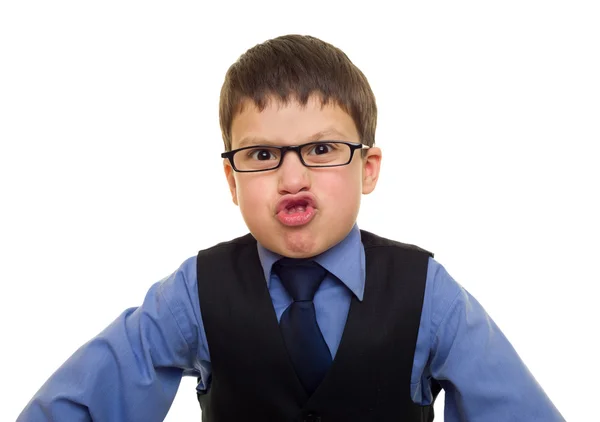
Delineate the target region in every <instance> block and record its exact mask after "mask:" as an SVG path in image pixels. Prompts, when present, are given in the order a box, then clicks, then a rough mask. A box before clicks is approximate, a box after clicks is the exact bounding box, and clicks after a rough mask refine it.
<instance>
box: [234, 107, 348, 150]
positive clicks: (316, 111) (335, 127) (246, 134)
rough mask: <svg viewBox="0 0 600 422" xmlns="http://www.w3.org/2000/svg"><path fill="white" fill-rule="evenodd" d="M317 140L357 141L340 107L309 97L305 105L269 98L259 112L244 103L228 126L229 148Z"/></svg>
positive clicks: (293, 143)
mask: <svg viewBox="0 0 600 422" xmlns="http://www.w3.org/2000/svg"><path fill="white" fill-rule="evenodd" d="M318 140H340V141H350V142H360V139H359V135H358V131H357V129H356V125H355V124H354V120H353V119H352V117H351V116H350V115H349V114H348V113H346V112H345V111H344V110H343V109H342V108H341V107H340V106H338V105H337V104H335V103H333V102H330V103H327V104H325V105H323V104H322V102H321V99H320V97H318V96H311V97H310V98H309V99H308V102H307V103H306V105H302V104H301V103H299V102H298V101H296V100H293V99H290V101H289V102H287V103H284V102H282V101H278V100H275V99H271V100H270V101H269V102H268V103H267V106H266V107H265V108H264V109H263V110H262V111H261V110H259V109H258V107H256V105H255V104H254V102H252V101H251V100H246V101H245V102H244V103H243V104H242V111H241V112H239V113H238V114H237V115H236V116H235V117H234V119H233V121H232V125H231V141H232V142H231V143H232V148H233V149H236V148H241V147H243V146H248V145H256V144H273V145H295V144H301V143H305V142H311V141H318Z"/></svg>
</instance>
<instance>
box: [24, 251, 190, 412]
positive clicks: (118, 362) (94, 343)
mask: <svg viewBox="0 0 600 422" xmlns="http://www.w3.org/2000/svg"><path fill="white" fill-rule="evenodd" d="M194 262H195V260H192V259H189V260H187V261H186V262H185V263H184V264H183V265H182V266H181V267H180V268H179V269H178V270H177V271H176V272H175V273H173V274H172V275H171V276H169V277H167V278H165V279H164V280H162V281H160V282H158V283H156V284H154V285H153V286H152V287H151V288H150V290H149V291H148V293H147V295H146V297H145V299H144V302H143V304H142V305H141V306H140V307H138V308H131V309H127V310H126V311H124V312H123V313H122V314H121V315H120V316H119V317H118V318H117V319H116V320H115V321H113V322H112V323H111V324H110V325H109V326H108V327H107V328H106V329H105V330H104V331H102V332H101V333H100V334H99V335H98V336H96V337H95V338H93V339H92V340H90V341H89V342H88V343H86V344H85V345H83V346H82V347H81V348H79V349H78V350H77V351H76V352H75V353H74V354H73V355H72V356H71V357H70V358H69V359H68V360H67V361H66V362H65V363H64V364H63V365H62V366H61V367H60V368H59V369H58V370H57V371H56V372H55V373H54V374H53V375H52V376H51V377H50V379H48V381H47V382H46V383H45V384H44V385H43V386H42V387H41V389H40V390H39V391H38V392H37V393H36V394H35V396H34V397H33V398H32V399H31V401H30V402H29V403H28V405H27V406H26V407H25V409H24V410H23V411H22V413H21V414H20V416H19V417H18V419H17V422H42V421H69V422H80V421H94V422H103V421H106V422H125V421H127V422H137V421H139V422H142V421H144V422H153V421H162V420H164V418H165V416H166V414H167V412H168V410H169V408H170V406H171V404H172V402H173V399H174V398H175V394H176V392H177V389H178V387H179V383H180V381H181V377H182V376H183V375H197V374H198V373H199V372H198V369H197V368H196V367H195V366H196V365H197V364H196V359H195V356H196V351H197V348H198V341H197V339H198V335H197V333H198V327H197V324H196V321H197V315H196V313H197V312H199V310H198V309H194V307H193V303H192V298H193V297H194V296H195V297H197V293H196V291H194V286H195V285H196V282H195V277H194V279H193V280H189V278H190V277H189V273H190V271H189V268H187V267H189V266H190V265H192V264H193V263H194ZM194 269H195V268H194ZM194 273H195V271H194Z"/></svg>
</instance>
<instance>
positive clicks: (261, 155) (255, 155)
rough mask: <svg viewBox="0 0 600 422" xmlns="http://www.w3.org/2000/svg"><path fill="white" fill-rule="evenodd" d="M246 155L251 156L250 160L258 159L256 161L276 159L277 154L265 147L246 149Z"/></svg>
mask: <svg viewBox="0 0 600 422" xmlns="http://www.w3.org/2000/svg"><path fill="white" fill-rule="evenodd" d="M248 157H249V158H251V159H252V160H258V161H267V160H275V159H277V156H276V155H275V153H274V152H273V151H272V150H270V149H266V148H257V149H250V150H248Z"/></svg>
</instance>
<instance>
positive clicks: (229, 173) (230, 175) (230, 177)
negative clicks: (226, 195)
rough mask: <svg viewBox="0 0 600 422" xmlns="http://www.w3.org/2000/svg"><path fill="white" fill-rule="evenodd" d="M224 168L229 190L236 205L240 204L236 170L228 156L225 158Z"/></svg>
mask: <svg viewBox="0 0 600 422" xmlns="http://www.w3.org/2000/svg"><path fill="white" fill-rule="evenodd" d="M223 170H225V178H226V179H227V184H228V185H229V191H230V192H231V200H232V201H233V203H234V204H235V205H237V204H238V200H237V185H236V183H235V177H234V173H235V172H234V171H233V167H231V163H230V162H229V160H228V159H227V158H225V159H223Z"/></svg>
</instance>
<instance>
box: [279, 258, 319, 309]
mask: <svg viewBox="0 0 600 422" xmlns="http://www.w3.org/2000/svg"><path fill="white" fill-rule="evenodd" d="M273 272H274V273H275V274H277V275H278V276H279V279H280V280H281V284H283V287H285V289H286V290H287V292H288V293H289V294H290V296H292V299H294V301H295V302H299V301H306V300H313V298H314V297H315V293H316V292H317V289H318V288H319V285H320V284H321V282H322V281H323V279H324V278H325V276H326V275H327V270H326V269H325V268H323V267H321V266H320V265H319V264H317V263H316V262H315V261H310V260H306V259H292V258H282V259H280V260H279V261H277V262H276V263H275V264H273Z"/></svg>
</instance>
